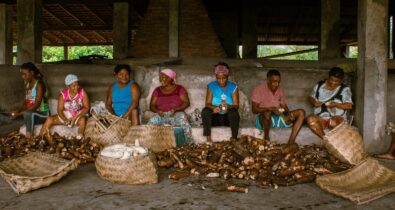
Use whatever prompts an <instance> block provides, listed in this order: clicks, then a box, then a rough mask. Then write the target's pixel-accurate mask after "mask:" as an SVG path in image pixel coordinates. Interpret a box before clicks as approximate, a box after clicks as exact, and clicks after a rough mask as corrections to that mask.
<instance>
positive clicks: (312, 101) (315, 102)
mask: <svg viewBox="0 0 395 210" xmlns="http://www.w3.org/2000/svg"><path fill="white" fill-rule="evenodd" d="M308 100H309V102H310V104H311V105H313V106H314V107H319V106H321V105H322V104H323V103H324V102H321V101H319V100H317V99H316V98H314V97H312V96H309V98H308Z"/></svg>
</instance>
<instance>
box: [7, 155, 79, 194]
mask: <svg viewBox="0 0 395 210" xmlns="http://www.w3.org/2000/svg"><path fill="white" fill-rule="evenodd" d="M77 166H78V162H77V161H76V160H71V161H69V160H65V159H61V158H59V157H56V156H54V155H50V154H45V153H41V152H31V153H28V154H27V155H25V156H22V157H19V158H15V159H7V160H4V161H3V162H0V175H1V176H2V177H3V178H4V179H5V180H6V181H7V182H8V184H10V186H11V188H12V189H13V190H14V191H15V192H16V193H18V194H19V193H26V192H29V191H32V190H35V189H39V188H42V187H46V186H49V185H51V184H52V183H54V182H56V181H58V180H60V179H61V178H62V177H63V176H65V175H66V174H67V173H68V172H69V171H71V170H74V169H76V168H77Z"/></svg>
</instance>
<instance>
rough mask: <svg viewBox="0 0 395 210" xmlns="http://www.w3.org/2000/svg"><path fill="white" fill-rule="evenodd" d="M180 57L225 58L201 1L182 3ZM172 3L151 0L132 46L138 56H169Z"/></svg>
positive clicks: (182, 0)
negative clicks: (170, 10)
mask: <svg viewBox="0 0 395 210" xmlns="http://www.w3.org/2000/svg"><path fill="white" fill-rule="evenodd" d="M180 10H181V11H180V19H179V21H180V34H179V37H180V43H179V47H180V57H192V56H199V57H219V58H223V57H225V52H224V50H223V49H222V46H221V44H220V42H219V40H218V37H217V35H216V33H215V32H214V28H213V25H212V23H211V20H210V18H209V16H208V14H207V11H206V9H205V7H204V5H203V2H202V1H200V0H180ZM168 20H169V2H168V0H155V1H150V5H149V6H148V9H147V13H146V15H145V17H144V20H143V22H142V24H141V26H140V28H139V29H138V30H137V31H136V37H135V39H134V43H132V50H131V55H132V56H134V57H168V51H169V50H168V49H169V35H168V33H169V24H168Z"/></svg>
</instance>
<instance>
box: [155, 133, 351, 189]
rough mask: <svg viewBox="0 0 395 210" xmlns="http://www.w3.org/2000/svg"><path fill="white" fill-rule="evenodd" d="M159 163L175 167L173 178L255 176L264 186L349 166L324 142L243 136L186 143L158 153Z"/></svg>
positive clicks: (306, 179) (311, 178) (288, 183)
mask: <svg viewBox="0 0 395 210" xmlns="http://www.w3.org/2000/svg"><path fill="white" fill-rule="evenodd" d="M156 155H157V158H158V165H159V166H160V167H176V168H178V170H176V171H175V172H173V173H171V174H169V178H171V179H175V180H177V179H180V178H183V177H187V176H189V175H192V174H195V175H204V176H207V177H220V178H223V179H229V178H236V179H244V180H253V181H254V182H256V183H258V184H260V185H262V186H272V187H275V188H277V187H278V186H291V185H295V184H300V183H307V182H312V181H314V179H315V177H316V176H317V175H320V174H327V173H334V172H339V171H343V170H346V169H348V168H349V167H350V165H348V164H344V163H341V162H340V161H339V160H338V159H336V158H335V157H333V156H331V155H329V154H328V153H327V151H326V150H325V149H324V148H322V147H321V146H317V145H306V146H299V147H298V146H297V145H296V144H295V145H292V146H288V145H279V144H274V143H273V142H270V141H267V140H263V139H258V138H254V137H252V136H243V137H241V138H239V139H238V140H237V141H233V142H231V141H224V142H218V143H214V144H198V145H185V146H182V147H179V148H176V149H170V150H166V151H163V152H160V153H157V154H156Z"/></svg>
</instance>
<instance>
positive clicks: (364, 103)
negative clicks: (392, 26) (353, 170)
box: [355, 0, 388, 152]
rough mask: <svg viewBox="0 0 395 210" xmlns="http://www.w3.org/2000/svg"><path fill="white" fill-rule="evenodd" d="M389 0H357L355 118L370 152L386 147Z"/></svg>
mask: <svg viewBox="0 0 395 210" xmlns="http://www.w3.org/2000/svg"><path fill="white" fill-rule="evenodd" d="M387 36H388V0H374V1H373V0H358V71H357V78H358V79H357V89H356V93H357V96H356V106H355V107H356V122H357V125H358V128H359V131H360V132H361V133H362V135H363V138H364V142H365V147H366V148H367V150H368V151H369V152H379V151H382V150H384V149H385V146H386V145H385V144H384V143H383V139H384V136H385V133H384V128H385V124H386V121H387V118H386V115H387V77H388V72H387V71H388V57H387V56H388V53H387V52H388V38H387Z"/></svg>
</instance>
